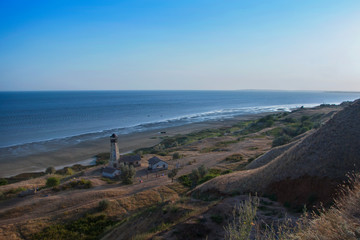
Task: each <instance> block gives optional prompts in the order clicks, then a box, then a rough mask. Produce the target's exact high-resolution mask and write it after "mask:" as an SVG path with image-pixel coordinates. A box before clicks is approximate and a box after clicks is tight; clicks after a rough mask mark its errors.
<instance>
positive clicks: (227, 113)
mask: <svg viewBox="0 0 360 240" xmlns="http://www.w3.org/2000/svg"><path fill="white" fill-rule="evenodd" d="M316 105H318V104H304V105H299V104H291V105H273V106H254V107H242V108H228V109H218V110H213V111H207V112H200V113H194V114H188V115H182V116H177V117H173V118H169V119H164V120H160V121H154V122H143V123H140V124H134V125H130V126H125V127H119V128H111V129H105V130H99V131H93V132H86V133H82V134H77V135H73V136H66V137H61V138H50V139H45V140H42V141H36V142H25V143H20V144H17V145H12V146H5V147H1V148H0V153H1V156H2V157H1V158H3V159H4V158H5V157H6V156H9V155H17V156H24V155H29V154H31V153H36V152H47V151H52V150H57V149H60V148H61V147H64V146H68V145H76V144H79V143H82V142H84V141H89V140H96V139H99V138H103V137H108V136H109V135H111V134H112V133H116V134H118V135H127V134H131V133H136V132H144V131H150V130H156V129H162V128H168V127H177V126H182V125H186V124H191V123H198V122H205V121H216V120H222V119H230V118H233V117H236V116H241V115H251V114H258V113H265V112H269V113H271V112H278V111H291V110H293V109H296V108H299V107H301V106H304V107H314V106H316Z"/></svg>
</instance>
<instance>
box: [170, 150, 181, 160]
mask: <svg viewBox="0 0 360 240" xmlns="http://www.w3.org/2000/svg"><path fill="white" fill-rule="evenodd" d="M172 157H173V159H174V160H176V159H179V158H181V155H180V153H178V152H175V153H174V154H173V155H172Z"/></svg>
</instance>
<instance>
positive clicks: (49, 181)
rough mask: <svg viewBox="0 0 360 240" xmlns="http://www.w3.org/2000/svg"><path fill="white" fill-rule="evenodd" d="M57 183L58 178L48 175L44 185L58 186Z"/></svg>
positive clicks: (58, 182)
mask: <svg viewBox="0 0 360 240" xmlns="http://www.w3.org/2000/svg"><path fill="white" fill-rule="evenodd" d="M59 184H60V179H59V178H57V177H49V178H48V179H47V180H46V187H49V188H51V187H55V186H58V185H59Z"/></svg>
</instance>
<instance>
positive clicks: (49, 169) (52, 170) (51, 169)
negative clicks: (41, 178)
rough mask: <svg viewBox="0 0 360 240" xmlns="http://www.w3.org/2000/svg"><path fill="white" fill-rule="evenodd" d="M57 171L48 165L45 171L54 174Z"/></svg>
mask: <svg viewBox="0 0 360 240" xmlns="http://www.w3.org/2000/svg"><path fill="white" fill-rule="evenodd" d="M55 172H56V170H55V168H54V167H48V168H47V169H46V171H45V173H47V174H54V173H55Z"/></svg>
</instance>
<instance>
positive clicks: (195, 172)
mask: <svg viewBox="0 0 360 240" xmlns="http://www.w3.org/2000/svg"><path fill="white" fill-rule="evenodd" d="M190 179H191V183H192V187H195V186H196V185H197V184H198V182H199V180H200V174H199V170H198V169H193V170H192V172H191V173H190Z"/></svg>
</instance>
